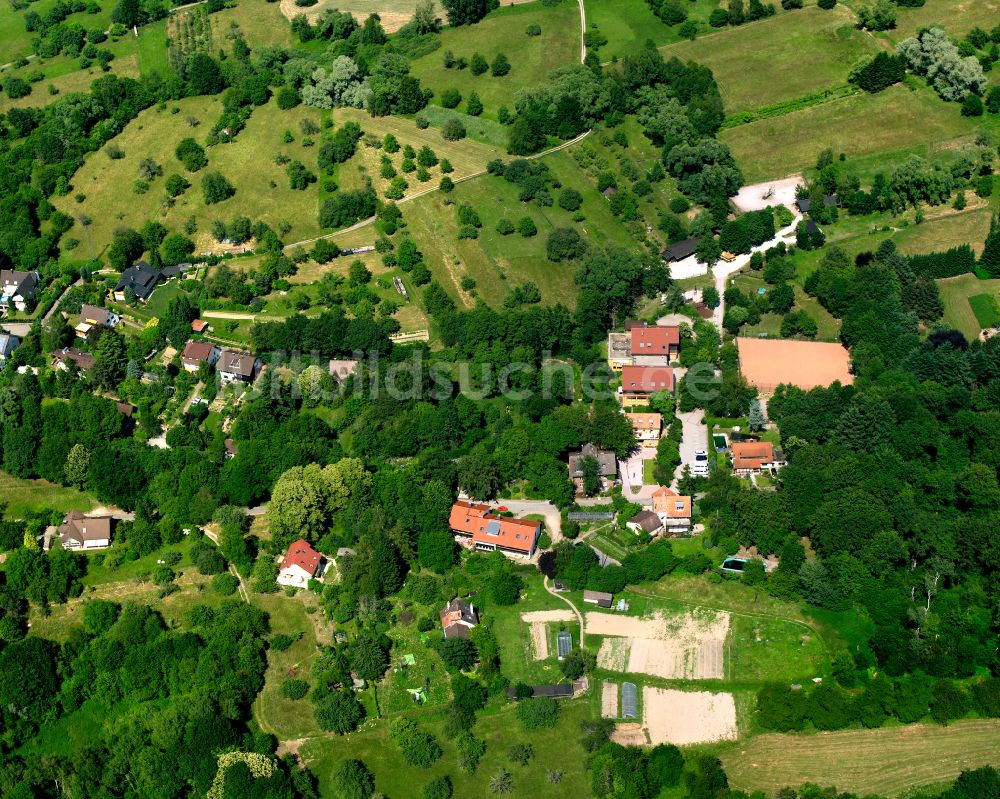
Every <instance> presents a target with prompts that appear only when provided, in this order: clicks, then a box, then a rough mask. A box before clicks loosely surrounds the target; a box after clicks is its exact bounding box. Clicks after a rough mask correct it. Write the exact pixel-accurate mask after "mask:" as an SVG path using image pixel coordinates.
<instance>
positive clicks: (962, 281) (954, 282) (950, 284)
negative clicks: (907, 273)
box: [937, 275, 1000, 341]
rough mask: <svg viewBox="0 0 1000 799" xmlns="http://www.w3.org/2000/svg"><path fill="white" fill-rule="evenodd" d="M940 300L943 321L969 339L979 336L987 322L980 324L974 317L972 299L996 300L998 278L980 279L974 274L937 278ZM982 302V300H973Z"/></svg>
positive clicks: (998, 284) (999, 285)
mask: <svg viewBox="0 0 1000 799" xmlns="http://www.w3.org/2000/svg"><path fill="white" fill-rule="evenodd" d="M937 284H938V289H939V290H940V292H941V300H942V301H943V302H944V320H943V321H944V323H945V324H946V325H948V326H949V327H953V328H955V330H960V331H961V332H962V333H963V334H964V335H965V337H966V338H967V339H969V340H970V341H971V340H972V339H975V338H977V337H978V336H979V331H980V330H982V328H984V327H988V326H989V325H987V324H980V322H979V320H978V319H977V317H976V312H975V309H974V308H973V306H972V300H973V298H976V297H981V296H984V295H985V296H988V297H989V298H991V299H993V300H994V303H995V302H996V299H997V296H998V295H1000V280H980V279H979V278H978V277H976V276H975V275H959V276H958V277H948V278H944V279H943V280H938V281H937ZM975 301H976V303H982V302H983V301H982V300H978V299H977V300H975Z"/></svg>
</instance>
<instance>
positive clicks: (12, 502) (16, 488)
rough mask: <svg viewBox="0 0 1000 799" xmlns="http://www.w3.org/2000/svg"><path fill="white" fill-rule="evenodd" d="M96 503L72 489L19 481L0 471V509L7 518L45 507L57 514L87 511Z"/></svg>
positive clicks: (44, 481)
mask: <svg viewBox="0 0 1000 799" xmlns="http://www.w3.org/2000/svg"><path fill="white" fill-rule="evenodd" d="M96 504H97V501H96V500H95V499H94V498H93V497H92V496H91V495H90V494H86V493H84V492H82V491H77V490H76V489H75V488H67V487H65V486H60V485H56V484H55V483H50V482H48V481H47V480H22V479H21V478H19V477H13V476H12V475H9V474H7V473H6V472H0V507H2V508H4V511H3V513H4V515H6V516H7V518H13V519H17V518H20V517H22V516H24V514H26V513H31V512H33V511H37V510H42V509H43V508H49V509H52V510H55V511H58V512H59V513H66V512H67V511H71V510H82V511H89V510H90V509H91V508H93V507H94V505H96Z"/></svg>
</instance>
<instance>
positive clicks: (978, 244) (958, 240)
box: [893, 208, 991, 255]
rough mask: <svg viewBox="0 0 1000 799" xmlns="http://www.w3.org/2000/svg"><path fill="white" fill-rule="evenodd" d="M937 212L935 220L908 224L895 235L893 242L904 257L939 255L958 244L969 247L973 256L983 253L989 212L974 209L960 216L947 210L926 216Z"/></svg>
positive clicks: (988, 223) (988, 226)
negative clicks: (931, 253) (938, 215)
mask: <svg viewBox="0 0 1000 799" xmlns="http://www.w3.org/2000/svg"><path fill="white" fill-rule="evenodd" d="M935 213H940V214H941V216H940V217H939V218H931V219H927V220H926V221H924V222H922V223H921V224H919V225H910V226H909V227H907V228H906V229H905V230H903V231H901V232H899V233H896V234H895V235H894V236H893V240H894V241H895V242H896V244H897V245H899V249H900V250H901V251H902V252H903V253H904V254H906V255H918V254H921V253H929V252H941V251H943V250H948V249H950V248H952V247H956V246H958V245H959V244H970V245H971V246H972V249H973V250H975V251H976V253H977V254H978V253H981V252H982V251H983V245H984V243H985V242H986V236H987V234H988V233H989V232H990V217H991V213H990V209H989V208H977V209H975V210H971V209H970V210H967V211H963V212H961V213H955V212H953V211H952V210H951V209H948V208H945V209H934V210H932V211H930V212H929V214H928V215H929V216H930V215H932V214H935Z"/></svg>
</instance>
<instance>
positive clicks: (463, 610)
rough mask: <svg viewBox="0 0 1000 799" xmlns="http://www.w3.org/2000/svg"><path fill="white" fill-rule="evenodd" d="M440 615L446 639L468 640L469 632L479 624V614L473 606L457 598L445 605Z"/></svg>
mask: <svg viewBox="0 0 1000 799" xmlns="http://www.w3.org/2000/svg"><path fill="white" fill-rule="evenodd" d="M438 615H439V617H440V619H441V628H442V629H443V630H444V637H445V638H468V637H469V630H471V629H472V628H473V627H475V626H476V625H477V624H479V614H478V613H476V609H475V607H474V606H473V604H472V603H471V602H466V601H464V600H461V599H457V598H456V599H453V600H451V602H449V603H448V604H447V605H445V606H444V609H443V610H442V611H441V613H439V614H438Z"/></svg>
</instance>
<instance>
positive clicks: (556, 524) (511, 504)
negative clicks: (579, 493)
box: [495, 499, 562, 544]
mask: <svg viewBox="0 0 1000 799" xmlns="http://www.w3.org/2000/svg"><path fill="white" fill-rule="evenodd" d="M495 504H496V505H503V506H504V507H505V508H507V510H509V511H510V512H511V513H514V514H516V515H518V516H528V515H531V514H536V515H539V516H544V517H545V526H546V527H547V528H548V529H549V535H551V536H552V543H553V544H555V543H556V542H557V541H560V540H561V539H562V516H561V515H560V513H559V508H557V507H556V506H555V505H553V504H552V503H551V502H549V501H548V500H547V499H498V500H497V501H496V503H495Z"/></svg>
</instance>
